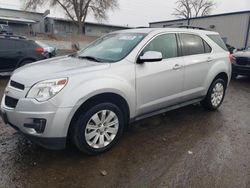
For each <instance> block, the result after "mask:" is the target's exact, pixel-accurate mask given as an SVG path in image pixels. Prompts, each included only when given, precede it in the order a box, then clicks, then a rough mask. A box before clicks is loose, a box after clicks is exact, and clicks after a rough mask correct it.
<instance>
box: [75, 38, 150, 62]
mask: <svg viewBox="0 0 250 188" xmlns="http://www.w3.org/2000/svg"><path fill="white" fill-rule="evenodd" d="M144 37H145V34H141V33H115V34H109V35H106V36H104V37H103V38H100V39H98V40H96V41H95V42H94V43H92V44H91V45H90V46H88V47H87V48H86V49H84V50H82V51H80V52H79V54H78V57H79V58H88V59H95V60H98V61H100V62H117V61H120V60H122V59H123V58H125V57H126V56H127V55H128V54H129V53H130V52H131V51H132V50H133V49H134V48H135V47H136V46H137V44H138V43H139V42H141V41H142V39H143V38H144Z"/></svg>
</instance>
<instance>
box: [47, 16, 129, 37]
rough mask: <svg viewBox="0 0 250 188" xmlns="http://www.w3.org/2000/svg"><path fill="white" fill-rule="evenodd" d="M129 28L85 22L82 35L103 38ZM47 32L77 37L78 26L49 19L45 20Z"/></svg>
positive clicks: (66, 20)
mask: <svg viewBox="0 0 250 188" xmlns="http://www.w3.org/2000/svg"><path fill="white" fill-rule="evenodd" d="M128 28H129V27H125V26H117V25H109V24H100V23H91V22H85V24H84V27H83V28H82V34H85V35H86V36H102V35H104V34H107V33H110V32H112V31H117V30H122V29H128ZM45 32H46V33H51V34H59V35H76V34H78V26H77V25H76V24H74V23H73V22H72V20H69V19H62V18H52V17H47V18H46V19H45Z"/></svg>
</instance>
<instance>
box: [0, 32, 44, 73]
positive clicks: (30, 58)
mask: <svg viewBox="0 0 250 188" xmlns="http://www.w3.org/2000/svg"><path fill="white" fill-rule="evenodd" d="M45 58H46V56H45V54H44V49H43V48H42V47H41V46H40V45H38V44H37V43H35V42H34V41H32V40H27V39H25V38H24V37H20V36H14V35H11V36H10V35H0V74H2V75H3V74H5V73H8V72H12V71H13V70H15V69H16V68H18V67H21V66H23V65H25V64H29V63H32V62H35V61H38V60H43V59H45Z"/></svg>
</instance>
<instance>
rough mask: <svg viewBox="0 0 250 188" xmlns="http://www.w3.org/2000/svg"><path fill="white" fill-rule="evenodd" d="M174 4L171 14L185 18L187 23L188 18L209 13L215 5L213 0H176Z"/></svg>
mask: <svg viewBox="0 0 250 188" xmlns="http://www.w3.org/2000/svg"><path fill="white" fill-rule="evenodd" d="M176 4H177V8H175V12H174V13H173V15H175V16H177V17H179V18H185V19H187V20H188V24H189V20H190V18H195V17H198V16H206V15H209V14H210V12H211V10H212V9H213V8H214V6H215V5H216V4H215V3H214V1H213V0H177V2H176Z"/></svg>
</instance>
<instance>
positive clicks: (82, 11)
mask: <svg viewBox="0 0 250 188" xmlns="http://www.w3.org/2000/svg"><path fill="white" fill-rule="evenodd" d="M47 3H49V4H50V6H51V7H54V6H59V7H61V8H62V9H63V10H64V12H65V13H66V15H67V16H68V17H69V18H70V19H71V20H72V21H73V22H74V23H75V24H76V25H77V26H78V33H79V34H80V33H82V28H83V26H84V23H85V20H86V18H87V15H88V14H89V13H92V14H93V15H94V17H95V18H96V19H98V20H102V19H104V20H105V19H107V11H108V10H110V9H115V8H118V0H25V3H24V6H25V9H36V8H37V7H39V6H40V7H41V6H44V5H45V4H47Z"/></svg>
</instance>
